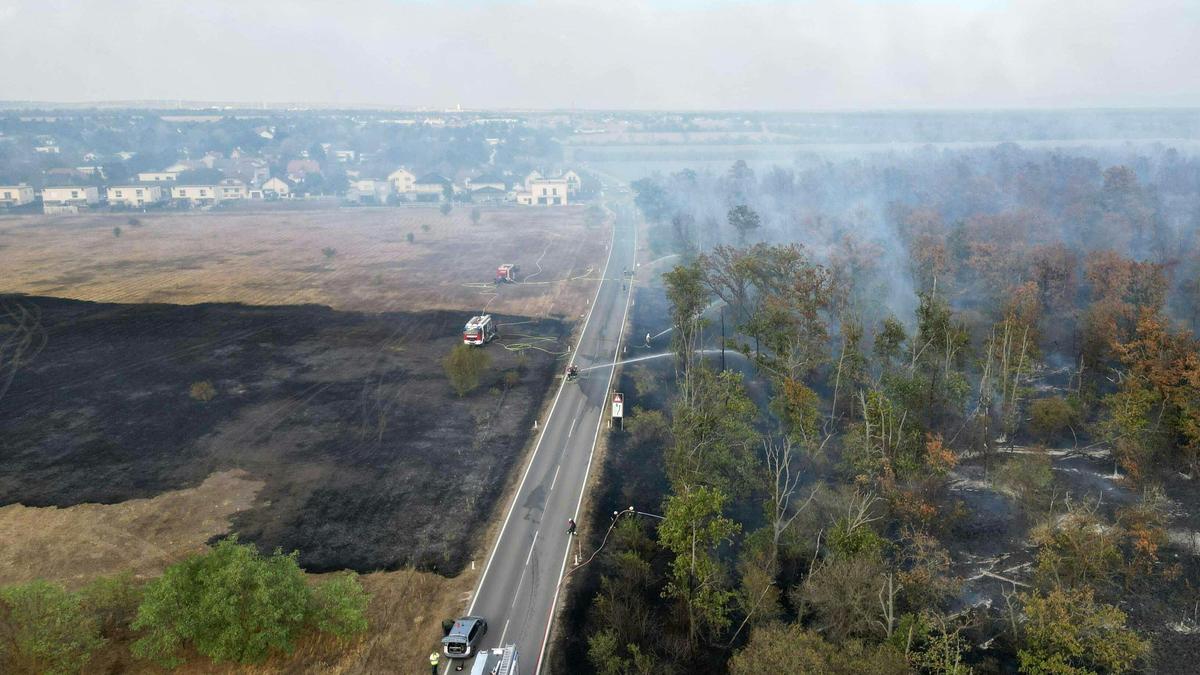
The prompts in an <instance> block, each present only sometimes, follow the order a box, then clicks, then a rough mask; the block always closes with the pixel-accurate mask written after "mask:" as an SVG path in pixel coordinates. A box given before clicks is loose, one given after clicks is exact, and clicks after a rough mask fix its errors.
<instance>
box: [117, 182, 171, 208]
mask: <svg viewBox="0 0 1200 675" xmlns="http://www.w3.org/2000/svg"><path fill="white" fill-rule="evenodd" d="M166 199H167V193H166V192H164V191H163V188H162V186H161V185H118V186H114V187H110V188H108V204H109V206H128V207H131V208H138V207H144V206H151V205H153V204H160V203H162V202H164V201H166Z"/></svg>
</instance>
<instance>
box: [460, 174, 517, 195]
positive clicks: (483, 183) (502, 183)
mask: <svg viewBox="0 0 1200 675" xmlns="http://www.w3.org/2000/svg"><path fill="white" fill-rule="evenodd" d="M467 188H469V189H470V190H471V193H472V194H474V193H475V192H478V191H479V190H481V189H483V188H495V189H497V190H500V191H502V192H507V191H508V181H506V180H504V178H503V177H501V176H497V175H495V174H484V175H482V176H477V177H475V178H468V179H467Z"/></svg>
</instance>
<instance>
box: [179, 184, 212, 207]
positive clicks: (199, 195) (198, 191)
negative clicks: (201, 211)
mask: <svg viewBox="0 0 1200 675" xmlns="http://www.w3.org/2000/svg"><path fill="white" fill-rule="evenodd" d="M171 199H174V200H176V201H181V202H188V203H189V204H191V205H193V206H205V205H209V204H216V203H217V202H218V201H220V199H221V197H220V195H219V193H218V191H217V186H216V185H172V186H171Z"/></svg>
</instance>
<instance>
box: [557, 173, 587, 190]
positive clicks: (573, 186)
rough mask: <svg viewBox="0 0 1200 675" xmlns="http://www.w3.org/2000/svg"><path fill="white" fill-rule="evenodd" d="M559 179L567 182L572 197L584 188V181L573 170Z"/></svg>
mask: <svg viewBox="0 0 1200 675" xmlns="http://www.w3.org/2000/svg"><path fill="white" fill-rule="evenodd" d="M559 178H561V179H563V180H565V181H567V191H568V192H570V193H571V196H575V195H576V194H578V193H579V189H580V188H582V187H583V179H582V178H580V177H579V174H577V173H575V172H574V171H572V170H571V169H567V170H566V171H564V172H563V175H561V176H559Z"/></svg>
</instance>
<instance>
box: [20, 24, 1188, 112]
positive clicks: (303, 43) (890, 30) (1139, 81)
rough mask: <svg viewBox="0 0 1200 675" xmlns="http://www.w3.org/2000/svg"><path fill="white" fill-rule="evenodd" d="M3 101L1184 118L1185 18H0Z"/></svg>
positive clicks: (1186, 39) (1186, 103) (1185, 94)
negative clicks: (1156, 111) (1005, 111)
mask: <svg viewBox="0 0 1200 675" xmlns="http://www.w3.org/2000/svg"><path fill="white" fill-rule="evenodd" d="M0 31H2V32H3V35H4V40H3V41H0V62H3V63H6V64H9V65H10V66H14V67H12V68H10V69H9V73H8V75H7V76H6V79H5V82H4V84H3V86H2V87H0V99H2V100H8V101H47V102H51V101H52V102H100V101H118V100H125V101H144V100H174V99H183V100H190V101H230V102H232V101H236V102H245V103H256V104H258V103H262V104H267V105H270V104H279V103H309V104H327V105H341V106H355V105H387V106H402V107H425V106H428V107H446V106H454V105H462V106H463V107H469V108H589V109H631V108H632V109H816V110H821V109H847V108H967V109H971V108H1006V107H1153V106H1194V105H1200V68H1197V67H1196V66H1197V64H1200V40H1196V39H1195V38H1196V36H1197V35H1200V6H1198V5H1197V4H1196V3H1194V2H1192V3H1189V2H1182V1H1164V2H1138V3H1129V2H1112V1H1101V2H1096V1H1092V0H1086V1H1085V0H1069V1H1065V2H1053V3H1049V2H1031V1H1014V2H1000V1H997V2H986V1H979V2H961V3H954V2H915V1H913V2H910V1H904V0H895V1H878V2H837V3H826V2H752V3H733V2H722V1H708V2H685V1H682V0H678V1H659V2H650V3H641V2H632V1H630V0H614V1H611V2H605V3H590V2H555V3H541V2H484V1H479V2H462V3H453V4H450V3H445V4H443V3H437V2H385V1H383V0H366V1H363V2H355V3H341V4H337V5H328V4H325V3H319V2H290V3H285V4H278V3H270V4H268V3H243V2H232V1H220V0H218V1H211V2H202V3H188V4H186V5H185V4H182V3H159V2H148V1H143V2H121V1H118V0H98V1H96V2H88V3H86V4H84V3H77V2H45V1H30V2H0Z"/></svg>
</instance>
